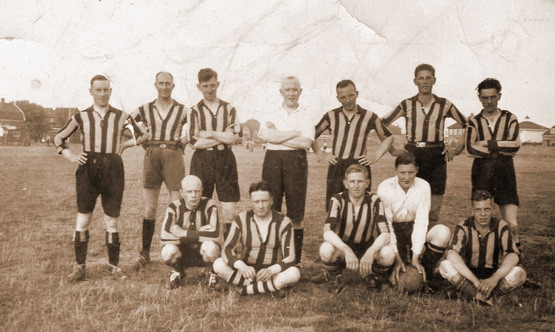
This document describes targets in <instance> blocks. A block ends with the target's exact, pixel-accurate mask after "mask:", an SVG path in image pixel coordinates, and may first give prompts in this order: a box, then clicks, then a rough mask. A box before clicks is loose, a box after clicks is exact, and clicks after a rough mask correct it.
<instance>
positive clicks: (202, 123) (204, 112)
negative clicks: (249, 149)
mask: <svg viewBox="0 0 555 332" xmlns="http://www.w3.org/2000/svg"><path fill="white" fill-rule="evenodd" d="M229 128H230V129H231V130H232V132H233V133H234V134H238V133H240V131H241V129H240V124H239V119H238V118H237V111H236V110H235V107H233V106H232V105H231V104H229V103H227V102H225V101H223V100H220V104H219V105H218V109H217V110H216V113H212V111H211V110H210V108H208V106H206V104H204V101H203V100H201V101H200V102H199V103H198V104H196V105H195V106H193V107H192V108H191V114H190V117H189V142H190V143H191V144H192V145H194V144H195V143H196V142H197V140H196V138H195V137H197V136H198V133H199V131H201V130H208V131H221V132H225V131H226V130H227V129H229ZM227 148H229V146H228V145H227V144H223V143H220V144H218V145H216V146H214V147H213V149H216V150H224V149H227Z"/></svg>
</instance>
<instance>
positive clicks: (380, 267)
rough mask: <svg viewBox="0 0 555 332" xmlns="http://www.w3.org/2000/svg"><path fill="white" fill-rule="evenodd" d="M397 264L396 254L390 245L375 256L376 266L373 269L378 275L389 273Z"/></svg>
mask: <svg viewBox="0 0 555 332" xmlns="http://www.w3.org/2000/svg"><path fill="white" fill-rule="evenodd" d="M393 263H395V252H394V251H393V248H391V246H389V245H385V246H383V247H382V248H381V249H380V250H379V251H378V252H376V253H375V254H374V265H373V266H372V269H373V271H374V272H376V273H385V272H387V271H388V270H389V269H390V268H391V267H392V266H393Z"/></svg>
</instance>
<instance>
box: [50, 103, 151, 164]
mask: <svg viewBox="0 0 555 332" xmlns="http://www.w3.org/2000/svg"><path fill="white" fill-rule="evenodd" d="M127 124H131V125H132V126H133V129H134V131H135V135H136V136H142V135H143V131H142V130H141V129H140V128H139V126H137V124H136V123H135V121H134V120H133V118H132V117H131V116H130V115H129V114H127V113H125V112H123V111H121V110H118V109H116V108H113V107H112V106H109V109H108V111H106V114H105V115H104V117H102V116H101V115H100V113H98V112H97V111H95V110H94V109H93V107H92V106H91V107H89V108H87V109H86V110H83V111H79V112H78V113H76V114H74V115H72V116H71V118H70V119H69V121H68V123H67V124H66V125H65V126H64V127H62V128H61V129H60V131H59V132H58V134H56V137H54V145H55V146H56V148H57V150H58V152H59V153H61V152H62V150H63V149H67V145H66V140H67V139H68V138H69V136H71V134H73V133H74V132H76V131H79V132H81V134H82V138H83V151H85V152H97V153H118V152H119V148H120V144H121V140H122V132H123V130H124V129H125V126H126V125H127Z"/></svg>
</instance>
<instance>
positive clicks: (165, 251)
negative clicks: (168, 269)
mask: <svg viewBox="0 0 555 332" xmlns="http://www.w3.org/2000/svg"><path fill="white" fill-rule="evenodd" d="M160 256H161V257H162V261H163V262H164V263H165V264H174V263H176V262H177V260H178V259H180V258H181V251H180V250H179V248H178V247H177V246H176V245H175V244H166V245H165V246H164V247H163V248H162V251H161V252H160Z"/></svg>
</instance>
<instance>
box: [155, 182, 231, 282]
mask: <svg viewBox="0 0 555 332" xmlns="http://www.w3.org/2000/svg"><path fill="white" fill-rule="evenodd" d="M181 195H182V198H180V199H178V200H175V201H173V202H172V203H170V205H169V206H168V208H167V210H166V216H165V217H164V224H163V225H162V233H161V235H160V239H161V240H162V244H163V247H162V253H161V256H162V260H163V261H164V263H165V264H166V265H169V266H170V267H171V268H172V271H171V273H170V279H169V281H168V284H167V288H169V289H175V288H178V287H179V286H180V285H181V282H182V281H183V279H184V278H185V268H187V267H194V266H206V265H207V264H209V263H213V262H214V261H215V260H216V258H218V257H220V245H221V244H222V242H223V237H222V235H221V234H222V233H221V227H220V223H219V220H218V209H217V207H216V203H215V202H214V201H213V200H212V199H210V198H207V197H202V182H201V181H200V179H199V178H198V177H196V176H194V175H188V176H186V177H185V178H184V179H183V181H181ZM210 265H211V264H210ZM212 280H214V282H215V280H216V275H215V274H213V273H212V272H211V273H210V280H209V282H208V283H209V285H210V284H211V282H212Z"/></svg>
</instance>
